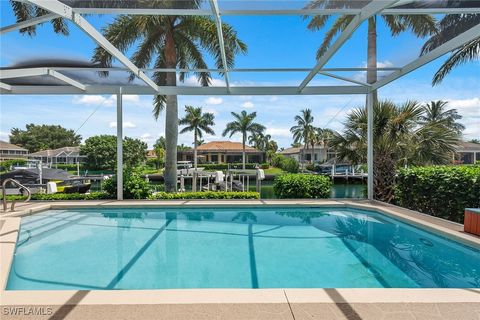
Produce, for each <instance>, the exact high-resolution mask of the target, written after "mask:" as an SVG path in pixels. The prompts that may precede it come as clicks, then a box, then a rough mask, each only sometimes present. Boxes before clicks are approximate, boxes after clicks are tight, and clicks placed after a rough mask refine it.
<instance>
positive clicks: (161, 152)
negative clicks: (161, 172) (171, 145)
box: [153, 137, 165, 169]
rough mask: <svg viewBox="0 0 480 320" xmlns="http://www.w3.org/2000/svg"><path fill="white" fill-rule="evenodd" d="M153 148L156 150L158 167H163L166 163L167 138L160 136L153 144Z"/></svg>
mask: <svg viewBox="0 0 480 320" xmlns="http://www.w3.org/2000/svg"><path fill="white" fill-rule="evenodd" d="M153 150H154V151H155V156H156V162H157V164H156V165H157V168H158V169H159V168H162V167H163V166H164V165H165V138H164V137H160V138H158V139H157V141H155V144H154V145H153Z"/></svg>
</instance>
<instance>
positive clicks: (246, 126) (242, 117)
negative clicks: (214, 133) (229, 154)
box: [222, 110, 265, 169]
mask: <svg viewBox="0 0 480 320" xmlns="http://www.w3.org/2000/svg"><path fill="white" fill-rule="evenodd" d="M231 114H232V116H233V117H234V118H235V121H232V122H229V123H227V126H226V128H225V130H223V133H222V135H223V136H224V137H225V136H226V135H228V134H230V137H232V136H233V135H234V134H235V133H240V134H241V135H242V169H245V160H246V156H245V143H246V142H247V138H248V134H252V135H253V134H255V133H257V134H258V133H260V132H263V131H264V130H265V127H264V126H263V125H261V124H259V123H256V122H254V120H255V118H256V117H257V113H256V112H252V113H247V111H245V110H243V111H242V112H240V113H236V112H232V113H231Z"/></svg>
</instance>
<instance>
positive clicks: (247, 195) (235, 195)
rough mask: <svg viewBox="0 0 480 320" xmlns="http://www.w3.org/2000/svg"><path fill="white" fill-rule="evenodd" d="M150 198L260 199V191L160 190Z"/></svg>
mask: <svg viewBox="0 0 480 320" xmlns="http://www.w3.org/2000/svg"><path fill="white" fill-rule="evenodd" d="M148 198H149V199H150V200H174V199H259V198H260V194H259V193H258V192H231V191H218V192H216V191H205V192H183V193H167V192H158V193H155V194H152V195H150V196H149V197H148Z"/></svg>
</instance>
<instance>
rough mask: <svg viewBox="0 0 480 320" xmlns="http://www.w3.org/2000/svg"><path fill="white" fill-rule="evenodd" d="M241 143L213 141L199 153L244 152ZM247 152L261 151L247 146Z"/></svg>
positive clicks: (199, 148)
mask: <svg viewBox="0 0 480 320" xmlns="http://www.w3.org/2000/svg"><path fill="white" fill-rule="evenodd" d="M242 148H243V147H242V143H241V142H232V141H212V142H208V143H205V144H202V145H201V146H199V147H198V148H197V150H198V151H217V152H241V151H242ZM245 152H260V151H259V150H257V149H255V148H253V147H250V146H245Z"/></svg>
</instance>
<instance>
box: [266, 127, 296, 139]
mask: <svg viewBox="0 0 480 320" xmlns="http://www.w3.org/2000/svg"><path fill="white" fill-rule="evenodd" d="M265 132H266V133H267V134H269V135H271V136H272V137H282V138H289V137H291V136H292V133H291V132H290V129H288V128H270V127H269V128H267V130H265Z"/></svg>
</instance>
